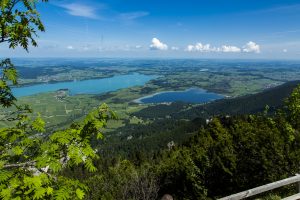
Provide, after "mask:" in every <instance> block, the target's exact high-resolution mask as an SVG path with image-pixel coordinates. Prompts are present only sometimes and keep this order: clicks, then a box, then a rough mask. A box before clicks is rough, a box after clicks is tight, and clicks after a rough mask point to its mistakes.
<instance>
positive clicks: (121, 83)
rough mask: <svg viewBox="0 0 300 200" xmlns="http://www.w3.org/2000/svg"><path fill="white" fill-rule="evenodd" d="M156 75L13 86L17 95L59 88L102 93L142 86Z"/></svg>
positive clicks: (51, 90)
mask: <svg viewBox="0 0 300 200" xmlns="http://www.w3.org/2000/svg"><path fill="white" fill-rule="evenodd" d="M155 78H156V76H149V75H143V74H137V73H135V74H128V75H118V76H114V77H111V78H103V79H92V80H85V81H75V82H60V83H54V84H38V85H33V86H26V87H20V88H13V89H12V92H13V94H14V95H15V96H16V97H23V96H30V95H34V94H39V93H45V92H54V91H57V90H59V89H69V91H70V94H71V95H76V94H100V93H105V92H111V91H116V90H118V89H123V88H129V87H133V86H141V85H144V84H145V83H146V82H148V81H150V80H152V79H155Z"/></svg>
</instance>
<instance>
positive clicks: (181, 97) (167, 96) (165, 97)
mask: <svg viewBox="0 0 300 200" xmlns="http://www.w3.org/2000/svg"><path fill="white" fill-rule="evenodd" d="M222 98H224V96H222V95H220V94H216V93H210V92H207V91H206V90H203V89H199V88H191V89H188V90H185V91H171V92H161V93H157V94H154V95H151V96H148V97H143V98H140V99H138V100H136V102H139V103H166V102H168V103H170V102H176V101H182V102H187V103H206V102H210V101H214V100H217V99H222Z"/></svg>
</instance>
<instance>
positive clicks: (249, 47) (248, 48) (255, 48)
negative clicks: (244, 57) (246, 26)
mask: <svg viewBox="0 0 300 200" xmlns="http://www.w3.org/2000/svg"><path fill="white" fill-rule="evenodd" d="M243 52H246V53H260V46H259V45H258V44H256V43H255V42H252V41H250V42H248V43H247V44H246V45H245V46H244V47H243Z"/></svg>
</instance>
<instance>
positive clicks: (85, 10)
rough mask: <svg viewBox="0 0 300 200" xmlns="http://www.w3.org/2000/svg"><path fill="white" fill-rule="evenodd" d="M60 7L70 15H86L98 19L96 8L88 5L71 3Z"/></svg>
mask: <svg viewBox="0 0 300 200" xmlns="http://www.w3.org/2000/svg"><path fill="white" fill-rule="evenodd" d="M60 7H62V8H65V9H66V12H67V13H68V14H69V15H72V16H78V17H86V18H91V19H98V18H99V16H98V15H97V13H96V8H95V7H92V6H88V5H83V4H78V3H71V4H64V5H60Z"/></svg>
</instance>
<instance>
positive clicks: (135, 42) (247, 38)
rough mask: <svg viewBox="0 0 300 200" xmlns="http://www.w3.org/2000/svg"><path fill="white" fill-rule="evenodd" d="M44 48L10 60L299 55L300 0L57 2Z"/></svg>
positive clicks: (43, 8) (46, 11)
mask: <svg viewBox="0 0 300 200" xmlns="http://www.w3.org/2000/svg"><path fill="white" fill-rule="evenodd" d="M38 10H39V11H40V13H41V17H42V20H43V22H44V24H45V26H46V32H45V33H41V34H39V35H40V37H39V39H38V42H39V47H38V48H30V53H29V54H28V53H26V52H25V51H23V50H21V49H16V50H14V51H10V50H9V51H8V50H7V49H6V48H5V47H0V53H1V54H2V55H4V56H31V57H174V58H185V57H186V58H246V59H248V58H265V59H278V58H281V59H298V58H299V57H300V1H299V0H298V1H295V0H281V1H279V0H185V1H182V0H180V1H179V0H168V1H167V0H151V1H150V0H103V1H102V0H84V1H83V0H80V1H79V0H78V1H69V0H60V1H59V0H50V3H43V4H39V5H38Z"/></svg>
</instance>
